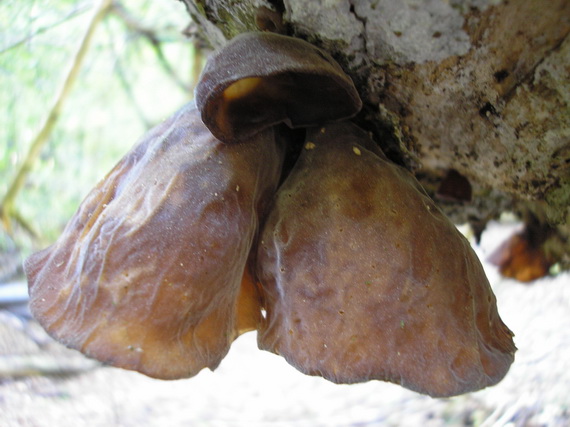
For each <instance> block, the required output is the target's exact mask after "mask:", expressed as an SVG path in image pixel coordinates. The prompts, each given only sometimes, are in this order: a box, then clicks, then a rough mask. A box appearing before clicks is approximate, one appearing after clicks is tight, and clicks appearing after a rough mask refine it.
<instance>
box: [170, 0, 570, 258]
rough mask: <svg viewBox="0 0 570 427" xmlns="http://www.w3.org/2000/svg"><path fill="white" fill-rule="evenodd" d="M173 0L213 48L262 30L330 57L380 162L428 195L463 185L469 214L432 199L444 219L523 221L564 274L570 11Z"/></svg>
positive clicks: (497, 5) (542, 6)
mask: <svg viewBox="0 0 570 427" xmlns="http://www.w3.org/2000/svg"><path fill="white" fill-rule="evenodd" d="M181 1H183V3H185V4H186V6H187V11H188V13H189V14H190V16H191V17H192V19H193V21H194V22H195V23H196V24H197V26H198V28H199V32H200V33H201V34H202V35H203V36H204V37H205V38H206V39H207V40H208V41H209V42H210V44H211V45H212V46H213V47H218V46H220V45H222V44H223V43H224V42H225V41H226V40H228V39H230V38H232V37H233V36H235V35H236V34H239V33H242V32H245V31H258V30H260V29H261V30H273V31H280V32H282V33H285V34H289V35H293V36H297V37H301V38H304V39H306V40H308V41H310V42H312V43H314V44H316V45H318V46H320V47H322V48H324V49H326V50H328V51H329V52H330V53H331V54H332V55H333V56H334V57H335V58H336V59H337V60H338V61H339V62H340V63H341V65H342V66H343V67H344V69H345V70H346V72H347V73H348V74H349V75H350V76H351V77H352V78H353V80H354V81H355V83H356V85H357V88H358V89H359V92H360V95H361V97H362V99H363V101H364V103H365V108H364V109H363V111H362V113H361V114H360V115H359V117H358V118H357V119H356V120H357V121H358V122H359V124H360V125H361V126H363V127H365V128H367V129H368V130H370V131H372V132H373V133H374V134H375V136H376V139H377V141H379V143H380V144H381V146H382V148H383V149H384V151H385V152H386V153H387V154H388V155H389V157H391V158H392V159H393V160H394V161H396V162H399V163H401V164H404V165H405V166H407V167H408V168H409V169H412V170H414V172H415V173H416V175H417V176H418V178H419V179H420V180H421V181H422V183H423V184H424V186H425V187H426V189H428V191H430V192H431V193H432V194H434V193H435V191H436V189H437V187H438V186H439V184H440V182H441V181H442V179H443V177H444V176H445V175H446V174H447V172H448V171H449V170H450V169H453V170H455V171H457V172H459V173H460V174H461V175H463V176H464V177H466V178H468V180H469V182H470V183H471V185H472V187H473V197H472V200H471V201H470V202H466V201H455V202H453V201H452V202H450V201H445V200H440V205H441V206H442V207H443V209H444V210H445V211H446V212H447V213H448V214H449V215H451V216H452V218H453V219H455V220H456V221H466V220H467V221H470V222H471V223H472V224H474V225H475V226H481V225H482V224H485V222H486V221H487V220H489V219H491V218H493V217H495V216H496V215H498V214H499V213H500V212H501V211H503V210H506V209H511V210H514V211H515V212H518V213H522V214H524V215H529V214H532V215H534V216H535V217H538V218H539V220H540V221H541V222H543V223H548V224H550V225H553V226H555V227H556V230H557V231H556V233H554V234H555V235H556V238H555V239H554V240H555V242H554V243H553V244H552V248H551V250H552V251H554V252H555V253H556V256H557V259H562V261H563V263H566V265H568V263H569V259H568V253H569V251H568V248H569V247H570V243H569V239H568V236H569V235H570V232H569V230H568V224H569V223H570V36H569V33H570V2H569V1H568V0H544V1H541V0H511V1H507V0H504V1H500V0H425V1H419V0H405V1H404V0H319V1H316V0H311V1H307V0H283V1H281V0H273V1H267V0H241V1H236V0H181ZM436 199H437V198H436Z"/></svg>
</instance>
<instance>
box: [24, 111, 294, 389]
mask: <svg viewBox="0 0 570 427" xmlns="http://www.w3.org/2000/svg"><path fill="white" fill-rule="evenodd" d="M279 145H280V144H277V142H276V139H275V136H274V130H273V129H267V130H266V131H264V132H261V133H258V134H256V135H255V137H253V138H251V139H250V140H248V141H244V142H242V143H240V144H237V145H226V144H222V143H221V142H220V141H218V140H217V139H215V138H214V137H213V136H212V134H211V133H210V132H209V131H208V129H206V127H205V126H204V125H203V123H202V122H201V120H200V116H199V113H198V111H197V110H196V109H195V108H193V107H191V106H186V107H184V108H183V109H182V110H180V111H179V112H178V113H176V114H175V115H174V116H172V117H171V118H170V119H168V120H167V121H166V122H164V123H163V124H161V125H159V126H157V127H156V128H155V129H153V130H151V131H150V132H149V133H148V134H147V135H146V136H145V137H144V138H143V139H142V140H141V141H140V142H139V143H138V144H137V145H136V146H135V147H134V148H133V150H132V151H131V152H130V153H129V154H127V155H126V156H125V157H124V158H123V159H122V160H121V161H120V162H119V164H118V165H117V166H116V167H115V168H114V169H113V170H112V171H111V172H110V173H109V174H108V175H107V176H106V177H105V178H104V179H103V180H102V182H100V183H99V184H98V185H97V187H96V188H95V189H94V190H92V191H91V193H90V194H89V195H88V196H87V198H86V199H85V201H84V202H83V204H82V205H81V207H80V208H79V210H78V212H77V213H76V214H75V216H74V217H73V218H72V220H71V221H70V223H69V224H68V226H67V227H66V229H65V231H64V232H63V235H62V236H61V237H60V238H59V240H58V241H57V242H56V243H55V244H54V245H53V246H51V247H49V248H47V249H45V250H44V251H42V252H39V253H37V254H35V255H33V256H31V257H30V258H29V259H28V260H27V261H26V264H25V269H26V274H27V276H28V281H29V291H30V298H31V299H30V308H31V311H32V313H33V315H34V316H35V317H36V318H37V319H38V320H39V321H40V323H41V324H42V326H43V327H44V328H45V329H46V330H47V331H48V332H49V333H50V334H51V335H53V336H54V337H55V338H56V339H58V340H60V341H61V342H63V343H64V344H66V345H68V346H70V347H73V348H76V349H79V350H81V351H82V352H84V353H86V354H87V355H89V356H92V357H94V358H97V359H99V360H101V361H103V362H106V363H108V364H111V365H114V366H118V367H122V368H126V369H132V370H137V371H139V372H142V373H144V374H146V375H149V376H152V377H157V378H163V379H173V378H181V377H188V376H192V375H194V374H196V373H197V372H198V371H200V370H201V369H202V368H204V367H209V368H211V369H213V368H215V367H216V366H217V365H218V364H219V363H220V361H221V360H222V358H223V357H224V356H225V354H226V353H227V351H228V349H229V346H230V344H231V342H232V341H233V340H234V339H235V338H236V336H237V335H238V334H239V333H242V332H245V331H247V330H251V329H255V328H256V327H257V323H258V321H259V318H260V314H259V313H260V310H259V295H258V294H257V289H256V287H255V286H254V284H253V282H252V279H251V278H249V276H248V272H247V271H244V269H245V265H246V261H247V258H248V255H249V253H250V250H251V247H252V243H253V241H254V238H255V236H256V232H257V227H258V223H259V219H258V216H259V215H260V214H261V213H262V212H263V211H264V210H265V208H266V206H265V201H266V200H268V199H269V198H270V196H271V195H272V194H273V192H274V191H275V187H276V185H277V182H278V179H279V176H280V170H281V163H282V157H283V155H282V152H283V149H282V148H281V147H280V146H279ZM242 277H243V280H242ZM240 288H241V292H240Z"/></svg>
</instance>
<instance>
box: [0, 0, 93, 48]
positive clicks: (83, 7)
mask: <svg viewBox="0 0 570 427" xmlns="http://www.w3.org/2000/svg"><path fill="white" fill-rule="evenodd" d="M90 3H91V2H86V3H83V4H80V5H79V6H77V7H76V8H75V9H73V10H72V11H71V12H69V13H68V14H67V15H65V16H64V17H63V18H61V19H60V20H59V21H56V22H52V23H51V24H49V25H46V26H45V27H41V28H38V29H37V30H36V31H34V32H33V33H31V34H28V35H27V36H25V37H22V38H21V39H20V40H17V41H15V42H13V43H12V44H10V45H9V46H6V47H4V48H3V49H0V55H1V54H3V53H4V52H7V51H9V50H11V49H14V48H16V47H19V46H21V45H23V44H24V43H27V42H29V41H30V40H32V39H33V38H34V37H36V36H39V35H40V34H43V33H45V32H47V31H49V30H52V29H54V28H56V27H58V26H60V25H61V24H63V23H65V22H67V21H69V20H70V19H72V18H75V17H76V16H78V15H81V14H82V13H84V12H85V11H87V10H89V8H90V7H91V6H90Z"/></svg>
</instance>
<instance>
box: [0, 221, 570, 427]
mask: <svg viewBox="0 0 570 427" xmlns="http://www.w3.org/2000/svg"><path fill="white" fill-rule="evenodd" d="M512 231H513V225H509V224H506V225H505V224H501V225H499V224H495V223H493V224H490V226H489V228H488V231H486V232H485V234H484V235H483V239H482V242H481V246H480V247H477V248H476V250H477V252H478V254H479V256H480V257H481V258H482V259H483V260H484V259H485V258H486V257H487V256H488V255H489V254H490V252H491V251H492V250H493V249H494V248H495V247H496V246H497V245H498V244H499V243H500V241H501V240H502V239H503V238H504V237H506V236H507V235H508V234H509V233H511V232H512ZM485 267H486V270H487V274H488V277H489V279H490V282H491V283H492V285H493V288H494V291H495V293H496V295H497V300H498V304H499V311H500V314H501V317H502V318H503V320H504V321H505V323H506V324H507V325H508V326H509V327H510V328H511V329H512V330H513V331H514V332H515V334H516V336H515V341H516V345H517V347H518V349H519V350H518V352H517V354H516V360H515V363H514V365H513V366H512V368H511V370H510V371H509V373H508V374H507V376H506V378H505V379H504V380H503V381H502V382H501V383H500V384H498V385H497V386H495V387H491V388H489V389H486V390H483V391H479V392H476V393H471V394H468V395H464V396H460V397H455V398H451V399H432V398H429V397H426V396H421V395H418V394H416V393H413V392H410V391H407V390H405V389H403V388H401V387H399V386H395V385H392V384H387V383H382V382H377V381H372V382H369V383H366V384H360V385H335V384H332V383H330V382H327V381H325V380H323V379H320V378H316V377H309V376H305V375H303V374H301V373H299V372H297V371H296V370H295V369H294V368H292V367H291V366H289V365H288V364H287V363H286V362H285V360H284V359H282V358H280V357H278V356H275V355H273V354H270V353H267V352H263V351H260V350H258V349H257V346H256V342H255V341H256V337H255V334H254V333H248V334H246V335H244V336H242V337H240V338H239V339H238V340H237V341H236V342H235V343H234V344H233V347H232V349H231V351H230V353H229V354H228V356H227V357H226V358H225V359H224V361H223V362H222V364H221V365H220V367H219V368H218V369H217V370H216V371H215V372H210V371H203V372H201V373H200V374H199V375H197V376H196V377H194V378H191V379H188V380H180V381H174V382H165V381H158V380H153V379H150V378H147V377H145V376H143V375H140V374H137V373H133V372H127V371H123V370H119V369H114V368H108V367H95V368H91V364H90V363H89V362H88V361H87V359H85V358H83V357H82V356H81V355H79V354H78V353H76V352H73V351H71V350H67V349H63V348H62V347H61V346H59V345H56V344H54V343H53V342H51V341H50V340H49V339H48V338H46V337H45V335H44V334H43V333H42V331H41V329H39V327H37V325H35V324H33V323H31V324H29V323H27V321H25V320H21V319H20V318H18V317H16V316H14V315H12V314H9V313H8V312H3V313H2V317H0V320H1V321H2V322H1V323H0V353H1V354H2V355H3V356H2V357H3V358H4V360H5V361H8V360H12V361H14V360H17V358H18V357H19V358H20V359H23V358H22V356H24V355H35V356H36V357H37V358H39V360H40V362H38V360H36V361H35V362H34V363H36V365H37V364H38V363H40V366H41V364H42V363H43V365H45V366H47V369H48V370H49V369H53V367H54V365H57V366H59V368H58V369H63V370H66V369H67V370H69V371H73V370H78V371H79V372H78V373H75V374H69V375H67V376H64V375H57V376H53V375H52V376H46V375H32V376H22V377H20V378H4V379H3V380H2V381H1V382H0V425H3V426H38V427H40V426H56V425H57V426H74V427H75V426H196V425H198V426H289V425H294V426H384V425H385V426H407V425H409V426H420V425H421V426H439V425H450V426H468V425H477V426H568V425H570V275H569V274H568V273H564V274H559V275H558V276H556V277H549V278H544V279H541V280H538V281H536V282H533V283H532V284H530V285H524V284H521V283H518V282H515V281H513V280H505V279H502V278H500V277H499V276H498V274H497V272H496V269H495V268H494V267H492V266H488V265H487V264H486V265H485ZM16 356H18V357H16ZM42 357H43V361H42ZM9 358H11V359H9ZM0 360H2V359H0ZM30 363H31V362H30ZM16 365H17V364H16Z"/></svg>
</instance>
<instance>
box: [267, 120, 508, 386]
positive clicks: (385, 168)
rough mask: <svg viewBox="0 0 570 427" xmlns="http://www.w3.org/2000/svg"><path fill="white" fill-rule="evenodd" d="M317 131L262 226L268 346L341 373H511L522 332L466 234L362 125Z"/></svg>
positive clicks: (460, 381) (464, 380)
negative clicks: (504, 317) (515, 331)
mask: <svg viewBox="0 0 570 427" xmlns="http://www.w3.org/2000/svg"><path fill="white" fill-rule="evenodd" d="M306 141H307V142H306V144H305V149H304V150H303V152H302V154H301V156H300V158H299V160H298V162H297V164H296V166H295V168H294V169H293V171H292V172H291V174H290V175H289V177H288V178H287V180H286V181H285V183H284V184H283V185H282V186H281V188H280V189H279V192H278V194H277V200H276V202H275V206H274V207H273V209H272V210H271V214H270V216H269V219H268V221H267V223H266V224H265V226H264V229H263V232H262V235H261V243H260V245H259V249H258V263H257V266H258V273H259V279H260V282H261V283H262V285H263V292H262V294H263V295H264V297H265V299H266V301H265V305H266V309H267V318H266V319H265V321H264V323H263V326H262V327H261V328H260V332H259V344H260V347H261V348H263V349H266V350H270V351H273V352H275V353H277V354H281V355H283V356H284V357H285V358H286V359H287V361H288V362H289V363H291V364H292V365H293V366H295V367H296V368H297V369H299V370H300V371H302V372H304V373H307V374H311V375H320V376H323V377H325V378H327V379H329V380H331V381H334V382H337V383H355V382H362V381H367V380H370V379H379V380H387V381H391V382H395V383H398V384H401V385H403V386H404V387H407V388H410V389H412V390H415V391H418V392H421V393H427V394H430V395H432V396H451V395H455V394H460V393H465V392H468V391H472V390H477V389H480V388H483V387H486V386H489V385H492V384H495V383H497V382H498V381H499V380H501V379H502V378H503V376H504V375H505V374H506V372H507V370H508V368H509V366H510V364H511V363H512V361H513V354H514V350H515V348H514V345H513V343H512V334H511V332H510V331H509V330H508V329H507V327H506V326H505V325H504V324H503V322H502V321H501V319H500V318H499V315H498V313H497V308H496V303H495V297H494V295H493V293H492V291H491V288H490V286H489V283H488V281H487V279H486V277H485V274H484V271H483V268H482V267H481V264H480V263H479V260H478V259H477V256H476V255H475V253H474V252H473V250H472V249H471V247H470V245H469V243H468V242H467V241H466V239H465V238H464V237H463V236H462V235H461V234H460V233H459V232H458V231H457V229H456V228H455V227H454V226H453V224H451V222H450V221H449V220H448V219H447V218H446V217H445V216H444V215H443V214H442V213H441V212H440V210H439V209H438V208H437V207H436V206H435V205H434V203H433V202H432V201H431V200H430V199H429V197H428V196H427V195H426V194H425V193H424V192H423V190H422V189H421V187H420V186H419V184H418V183H417V181H416V180H415V178H413V177H412V175H411V174H410V173H409V172H407V171H405V170H404V169H402V168H400V167H398V166H395V165H393V164H390V163H388V161H387V160H385V159H384V158H382V157H381V156H379V155H378V154H376V153H375V146H374V143H373V141H371V140H370V139H369V138H368V137H367V135H366V134H365V133H364V132H363V131H362V130H360V129H359V128H357V127H356V126H354V125H352V124H350V123H343V124H336V125H329V126H327V127H323V128H316V129H311V130H309V131H308V135H307V140H306Z"/></svg>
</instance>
